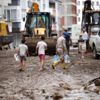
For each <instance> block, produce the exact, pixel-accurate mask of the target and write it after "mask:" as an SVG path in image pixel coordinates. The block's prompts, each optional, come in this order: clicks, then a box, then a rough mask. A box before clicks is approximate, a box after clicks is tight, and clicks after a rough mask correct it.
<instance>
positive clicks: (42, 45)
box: [36, 36, 47, 71]
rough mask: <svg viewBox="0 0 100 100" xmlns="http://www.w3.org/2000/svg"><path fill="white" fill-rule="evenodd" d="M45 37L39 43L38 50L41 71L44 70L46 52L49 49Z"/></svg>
mask: <svg viewBox="0 0 100 100" xmlns="http://www.w3.org/2000/svg"><path fill="white" fill-rule="evenodd" d="M44 40H45V37H43V36H41V40H40V41H39V42H38V43H37V46H36V50H37V51H38V55H39V58H40V69H39V70H40V71H41V70H43V68H44V61H45V50H46V49H47V43H46V42H45V41H44Z"/></svg>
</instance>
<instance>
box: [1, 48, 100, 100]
mask: <svg viewBox="0 0 100 100" xmlns="http://www.w3.org/2000/svg"><path fill="white" fill-rule="evenodd" d="M13 54H14V51H11V50H4V51H0V100H100V94H98V93H96V92H95V91H94V90H91V89H90V90H89V89H86V90H84V88H83V85H84V84H86V83H87V82H88V81H90V80H92V79H94V78H96V77H100V59H99V60H95V59H93V58H92V56H91V53H88V54H86V55H85V60H84V62H81V58H80V55H79V54H78V53H77V50H71V52H70V57H71V65H66V69H65V70H64V69H62V68H61V67H60V66H58V67H57V68H56V69H55V70H54V69H52V67H51V64H52V56H46V62H45V70H43V71H39V65H38V64H39V59H38V57H36V56H35V57H28V58H27V62H26V70H25V71H24V72H19V67H18V62H16V61H15V59H14V57H13Z"/></svg>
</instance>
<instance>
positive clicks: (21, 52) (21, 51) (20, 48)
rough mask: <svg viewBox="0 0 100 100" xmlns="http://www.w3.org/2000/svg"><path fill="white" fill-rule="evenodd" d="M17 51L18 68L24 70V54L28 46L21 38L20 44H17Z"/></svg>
mask: <svg viewBox="0 0 100 100" xmlns="http://www.w3.org/2000/svg"><path fill="white" fill-rule="evenodd" d="M17 53H18V55H19V58H20V70H19V71H24V70H25V61H26V56H27V54H28V47H27V45H26V44H25V40H21V44H19V46H18V49H17Z"/></svg>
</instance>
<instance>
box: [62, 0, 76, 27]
mask: <svg viewBox="0 0 100 100" xmlns="http://www.w3.org/2000/svg"><path fill="white" fill-rule="evenodd" d="M62 5H63V17H62V22H63V23H62V24H63V25H62V26H63V27H64V28H71V26H72V24H77V13H76V9H77V7H76V0H63V3H62Z"/></svg>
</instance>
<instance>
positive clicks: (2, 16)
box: [0, 0, 11, 20]
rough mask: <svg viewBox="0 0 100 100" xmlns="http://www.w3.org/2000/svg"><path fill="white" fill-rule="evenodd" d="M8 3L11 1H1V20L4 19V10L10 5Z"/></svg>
mask: <svg viewBox="0 0 100 100" xmlns="http://www.w3.org/2000/svg"><path fill="white" fill-rule="evenodd" d="M8 3H11V0H0V19H1V20H2V19H4V18H5V15H4V8H5V6H7V5H8Z"/></svg>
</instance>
